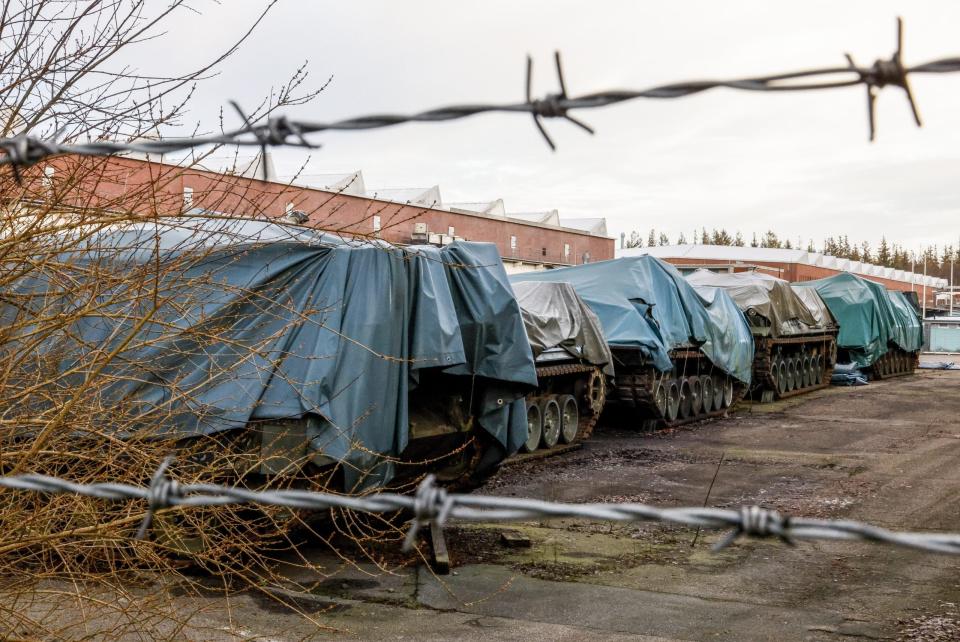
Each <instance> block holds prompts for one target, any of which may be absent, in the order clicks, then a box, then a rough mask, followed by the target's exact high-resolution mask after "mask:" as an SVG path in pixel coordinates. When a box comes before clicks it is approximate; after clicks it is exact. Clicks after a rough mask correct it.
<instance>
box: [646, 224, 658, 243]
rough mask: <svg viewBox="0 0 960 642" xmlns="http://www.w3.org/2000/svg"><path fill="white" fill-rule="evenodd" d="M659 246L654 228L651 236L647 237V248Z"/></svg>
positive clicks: (651, 230)
mask: <svg viewBox="0 0 960 642" xmlns="http://www.w3.org/2000/svg"><path fill="white" fill-rule="evenodd" d="M656 244H657V237H656V234H655V233H654V231H653V228H651V229H650V236H648V237H647V247H653V246H654V245H656Z"/></svg>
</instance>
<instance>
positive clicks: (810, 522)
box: [0, 462, 960, 555]
mask: <svg viewBox="0 0 960 642" xmlns="http://www.w3.org/2000/svg"><path fill="white" fill-rule="evenodd" d="M167 465H168V464H167V462H165V463H164V465H163V466H161V469H160V470H158V471H157V474H155V475H154V477H153V480H152V481H151V483H150V485H149V486H135V485H131V484H116V483H92V484H79V483H74V482H71V481H69V480H66V479H61V478H58V477H50V476H46V475H14V476H6V477H0V487H3V488H8V489H13V490H24V491H33V492H39V493H48V494H58V493H72V494H77V495H84V496H87V497H95V498H100V499H107V500H115V501H119V500H129V499H136V500H144V501H147V502H148V512H147V515H146V518H145V519H144V524H145V525H146V527H149V520H150V519H151V518H152V514H153V511H155V510H158V509H160V508H167V507H174V506H187V507H196V506H224V505H227V504H260V505H268V506H279V507H287V508H298V509H306V510H318V511H320V510H328V509H330V508H342V509H349V510H354V511H360V512H366V513H390V512H401V511H402V512H407V513H410V514H412V516H413V519H412V521H411V528H410V531H409V532H408V536H407V538H406V540H405V546H406V547H409V546H410V545H411V544H412V543H413V541H414V540H415V537H416V533H417V529H418V528H420V527H422V526H424V525H426V524H428V523H430V522H435V523H437V524H438V525H440V526H443V525H444V524H445V523H446V522H447V521H449V520H455V521H462V522H516V521H527V520H534V519H544V518H547V519H551V518H553V519H555V518H578V519H589V520H596V521H611V522H663V523H668V524H677V525H681V526H688V527H700V528H705V529H713V530H726V529H729V533H728V534H727V535H726V537H724V538H723V539H722V540H721V541H720V542H719V543H718V544H717V545H716V546H715V547H714V549H715V550H719V549H722V548H725V547H726V546H728V545H730V544H731V543H733V542H734V541H735V540H737V539H739V538H741V537H752V538H776V539H779V540H781V541H783V542H785V543H788V544H792V543H793V542H794V541H797V540H857V541H865V542H872V543H877V544H888V545H893V546H899V547H904V548H911V549H916V550H920V551H926V552H932V553H947V554H954V555H956V554H960V534H956V533H924V532H908V531H893V530H889V529H885V528H881V527H878V526H874V525H871V524H866V523H863V522H858V521H852V520H831V519H810V518H802V517H790V516H784V515H781V514H780V513H779V512H777V511H775V510H770V509H767V508H763V507H760V506H744V507H742V508H740V509H738V510H729V509H722V508H705V507H677V508H658V507H656V506H651V505H648V504H636V503H620V504H568V503H561V502H549V501H543V500H537V499H528V498H516V497H495V496H489V495H464V494H454V493H447V492H446V491H445V490H444V489H442V488H439V487H438V486H437V485H436V482H435V479H434V478H433V476H432V475H431V476H427V477H426V478H425V479H424V480H423V482H422V483H421V484H420V485H419V486H418V488H417V491H416V493H415V494H414V495H400V494H397V493H387V492H383V493H373V494H370V495H364V496H353V495H339V494H334V493H326V492H318V491H306V490H296V489H291V490H249V489H246V488H238V487H231V486H222V485H218V484H204V483H200V484H176V483H175V482H174V481H173V480H171V479H169V478H168V477H166V475H165V470H166V466H167ZM146 527H145V526H141V529H140V533H138V536H141V537H142V536H143V534H144V533H143V531H145V530H146Z"/></svg>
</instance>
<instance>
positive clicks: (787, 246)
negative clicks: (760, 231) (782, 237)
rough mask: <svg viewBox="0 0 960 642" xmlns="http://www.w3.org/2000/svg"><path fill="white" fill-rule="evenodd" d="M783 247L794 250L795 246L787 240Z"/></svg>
mask: <svg viewBox="0 0 960 642" xmlns="http://www.w3.org/2000/svg"><path fill="white" fill-rule="evenodd" d="M783 247H784V249H787V250H792V249H793V246H792V245H790V239H787V240H786V242H784V244H783Z"/></svg>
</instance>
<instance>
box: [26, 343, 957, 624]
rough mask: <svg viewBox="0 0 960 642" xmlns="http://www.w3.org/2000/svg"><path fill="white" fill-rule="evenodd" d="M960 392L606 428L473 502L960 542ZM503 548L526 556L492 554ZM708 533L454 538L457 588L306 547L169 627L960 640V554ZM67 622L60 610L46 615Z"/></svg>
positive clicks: (890, 395) (452, 534) (855, 392)
mask: <svg viewBox="0 0 960 642" xmlns="http://www.w3.org/2000/svg"><path fill="white" fill-rule="evenodd" d="M925 360H927V359H925ZM929 360H930V361H932V362H939V361H944V360H946V359H945V358H944V357H942V356H940V355H937V356H934V357H931V358H930V359H929ZM958 393H960V371H945V370H921V371H918V374H916V375H914V376H910V377H901V378H896V379H892V380H889V381H882V382H873V383H871V384H870V385H867V386H863V387H855V388H828V389H825V390H820V391H816V392H813V393H811V394H809V395H803V396H800V397H796V398H793V399H790V400H786V401H784V402H777V403H773V404H765V405H749V404H745V405H742V406H741V407H739V408H738V409H737V410H736V411H735V412H734V413H732V414H731V416H729V417H727V418H725V419H722V420H714V421H707V422H702V423H700V424H695V425H692V426H689V427H685V428H682V429H677V430H673V431H664V432H659V433H654V434H652V435H651V434H642V433H639V432H637V431H634V430H631V428H630V427H629V426H623V425H621V426H604V427H603V428H601V429H599V430H598V432H597V433H595V435H594V437H593V438H592V439H591V440H590V441H589V442H587V443H586V444H585V446H584V447H583V448H582V449H580V450H578V451H575V452H571V453H566V454H564V455H562V456H558V457H554V458H549V459H543V460H539V461H531V462H528V463H524V464H520V465H513V466H508V467H505V468H504V469H503V470H502V472H501V473H499V474H498V475H497V476H496V477H494V478H493V479H491V480H490V481H489V483H488V484H487V486H486V487H485V488H483V489H481V491H479V492H486V493H493V494H499V495H505V496H518V497H520V496H525V497H536V498H542V499H549V500H562V501H572V502H587V501H600V502H604V501H609V502H614V501H640V502H649V503H654V504H657V505H702V504H704V503H707V504H708V505H711V506H718V507H737V506H740V505H743V504H761V505H764V506H768V507H772V508H776V509H778V510H780V511H782V512H784V513H787V514H792V515H802V516H810V517H831V518H833V517H835V518H850V519H858V520H864V521H868V522H871V523H874V524H878V525H881V526H885V527H888V528H894V529H912V530H926V531H952V532H960V394H958ZM721 459H722V463H721ZM714 476H716V482H715V483H714V485H713V489H712V491H711V492H710V495H709V498H708V497H707V491H708V488H709V487H710V483H711V480H712V479H713V478H714ZM505 532H506V533H508V534H511V535H512V536H513V539H515V540H517V539H519V540H521V541H522V540H529V547H519V548H515V547H508V546H506V545H504V544H503V540H502V534H503V533H505ZM720 536H721V534H719V533H715V532H704V533H700V534H699V535H698V534H697V533H696V532H695V531H693V530H691V529H687V528H679V527H673V526H666V525H658V524H642V525H623V524H620V525H611V524H605V523H598V522H588V521H583V520H546V521H531V522H526V523H522V524H511V525H470V526H464V525H461V526H455V527H452V528H450V529H449V531H448V533H447V541H448V544H449V547H450V550H451V558H452V562H453V565H454V568H453V572H452V573H451V574H450V575H446V576H438V575H434V574H433V573H432V572H431V571H430V570H429V568H427V567H425V566H424V565H422V564H411V563H409V562H410V561H409V559H408V560H406V561H405V562H403V561H398V562H397V563H396V564H394V565H391V562H390V561H389V560H388V562H387V563H386V567H387V568H388V571H386V572H385V571H383V570H381V569H378V568H377V567H375V566H374V565H373V564H370V563H366V562H358V561H357V560H354V559H349V557H348V558H346V559H344V558H341V557H338V556H336V555H333V554H331V552H330V551H329V549H328V548H326V547H321V546H316V547H308V548H307V549H305V550H306V557H307V558H308V559H309V561H310V562H311V563H312V567H311V566H304V565H302V564H290V565H289V566H288V567H286V568H285V573H286V576H287V578H288V579H289V584H287V585H286V586H282V587H280V588H276V587H264V590H262V591H253V592H246V593H244V594H242V595H237V596H233V597H231V598H230V600H225V599H224V598H222V597H220V596H219V595H216V594H210V595H195V594H189V595H188V594H178V593H177V592H175V591H173V592H170V593H169V594H168V596H167V597H166V598H165V599H167V600H168V603H169V607H170V608H173V609H182V610H183V611H184V613H187V612H189V613H190V617H189V619H188V620H187V624H186V625H185V626H183V627H181V628H178V629H176V630H175V631H174V630H172V629H171V631H172V632H173V633H175V634H176V635H177V636H182V637H183V638H184V639H217V640H253V639H256V640H300V639H321V640H326V639H384V640H406V639H416V640H447V639H464V640H474V639H476V640H480V639H483V640H490V639H497V640H591V639H649V640H661V639H666V640H840V639H846V640H849V639H853V638H863V639H906V640H921V639H922V640H953V639H960V608H958V604H960V558H954V557H948V556H943V555H931V554H926V553H921V552H914V551H908V550H903V549H896V548H891V547H882V546H878V545H871V544H867V543H856V542H822V543H800V544H798V545H796V546H793V547H791V546H787V545H785V544H783V543H781V542H778V541H772V540H771V541H767V540H765V541H739V542H737V543H736V544H734V545H733V546H732V547H730V548H728V549H726V550H724V551H722V552H720V553H713V552H711V551H710V546H711V544H712V543H714V542H715V541H716V540H717V539H718V538H719V537H720ZM398 560H399V558H398ZM142 590H143V591H150V590H154V589H149V588H144V589H142ZM271 595H272V596H273V597H279V598H280V599H282V600H283V601H284V602H286V604H287V605H288V606H284V605H283V604H280V603H278V602H277V601H276V600H275V599H270V596H271ZM38 603H39V602H38ZM70 608H71V607H70V604H69V603H63V602H62V601H60V602H58V606H57V609H56V614H57V617H64V618H66V617H67V615H68V614H69V610H70ZM304 614H306V615H307V617H305V615H304ZM52 617H53V616H52ZM87 626H88V629H87V631H88V632H89V631H91V630H94V631H95V630H96V628H97V627H96V625H95V624H94V625H91V624H90V621H89V618H88V623H87ZM90 626H93V629H90V628H89V627H90ZM157 626H158V627H161V626H168V625H167V624H162V625H161V624H158V625H157ZM159 632H160V631H159V629H158V630H157V631H155V633H159ZM131 639H134V638H131Z"/></svg>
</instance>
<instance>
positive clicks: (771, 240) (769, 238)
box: [760, 230, 781, 247]
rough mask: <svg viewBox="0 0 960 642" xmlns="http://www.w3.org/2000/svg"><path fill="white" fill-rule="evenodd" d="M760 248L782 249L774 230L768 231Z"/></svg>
mask: <svg viewBox="0 0 960 642" xmlns="http://www.w3.org/2000/svg"><path fill="white" fill-rule="evenodd" d="M760 247H781V245H780V239H779V238H778V237H777V235H776V234H775V233H774V232H773V230H767V233H766V234H764V235H763V241H762V242H761V243H760Z"/></svg>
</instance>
